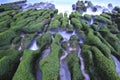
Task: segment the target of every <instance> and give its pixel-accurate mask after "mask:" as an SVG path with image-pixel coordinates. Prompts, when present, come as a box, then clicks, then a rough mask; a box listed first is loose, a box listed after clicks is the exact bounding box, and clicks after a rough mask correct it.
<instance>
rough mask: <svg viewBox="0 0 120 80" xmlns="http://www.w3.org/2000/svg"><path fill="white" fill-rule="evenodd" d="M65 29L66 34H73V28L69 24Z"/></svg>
mask: <svg viewBox="0 0 120 80" xmlns="http://www.w3.org/2000/svg"><path fill="white" fill-rule="evenodd" d="M66 28H67V32H73V31H74V27H73V25H71V24H68V25H67V27H66Z"/></svg>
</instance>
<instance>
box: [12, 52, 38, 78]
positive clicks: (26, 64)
mask: <svg viewBox="0 0 120 80" xmlns="http://www.w3.org/2000/svg"><path fill="white" fill-rule="evenodd" d="M39 53H40V51H39V50H38V51H31V50H24V53H23V57H22V61H21V62H20V64H19V67H18V69H17V71H16V72H15V74H14V77H13V79H12V80H35V73H34V71H35V70H34V62H35V61H36V58H37V57H38V55H39Z"/></svg>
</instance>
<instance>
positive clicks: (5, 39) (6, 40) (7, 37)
mask: <svg viewBox="0 0 120 80" xmlns="http://www.w3.org/2000/svg"><path fill="white" fill-rule="evenodd" d="M15 36H16V33H15V32H14V31H13V30H6V31H4V32H2V33H0V42H1V43H0V46H4V45H8V44H11V41H12V39H13V38H14V37H15Z"/></svg>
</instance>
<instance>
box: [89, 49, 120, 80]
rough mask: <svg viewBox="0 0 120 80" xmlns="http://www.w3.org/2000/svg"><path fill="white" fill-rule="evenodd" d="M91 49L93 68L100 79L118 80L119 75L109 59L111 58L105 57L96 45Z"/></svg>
mask: <svg viewBox="0 0 120 80" xmlns="http://www.w3.org/2000/svg"><path fill="white" fill-rule="evenodd" d="M91 50H92V52H93V53H92V54H93V59H94V60H93V62H94V66H95V70H96V71H97V73H98V75H99V76H100V77H101V79H103V80H119V79H120V77H119V76H118V74H117V72H116V69H115V64H114V63H113V62H112V61H111V59H108V58H106V57H105V56H104V55H103V54H102V52H101V51H100V50H99V49H98V48H96V47H92V49H91Z"/></svg>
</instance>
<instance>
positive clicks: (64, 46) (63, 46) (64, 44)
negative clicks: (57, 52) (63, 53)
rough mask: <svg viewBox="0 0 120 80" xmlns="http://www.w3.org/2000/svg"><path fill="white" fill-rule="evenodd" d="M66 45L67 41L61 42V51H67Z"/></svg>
mask: <svg viewBox="0 0 120 80" xmlns="http://www.w3.org/2000/svg"><path fill="white" fill-rule="evenodd" d="M68 44H69V43H68V42H67V41H64V42H62V44H61V46H62V48H63V49H65V50H67V49H68Z"/></svg>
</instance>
